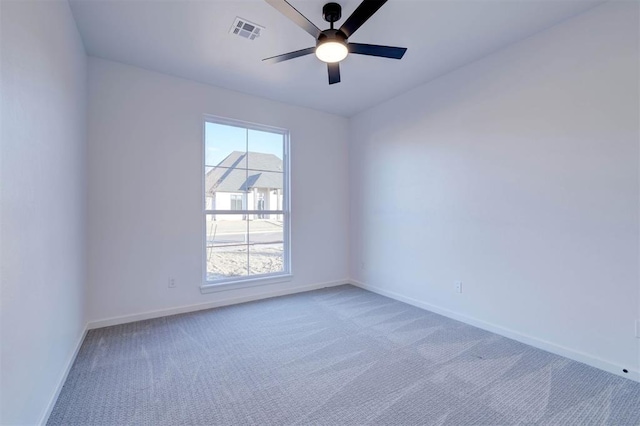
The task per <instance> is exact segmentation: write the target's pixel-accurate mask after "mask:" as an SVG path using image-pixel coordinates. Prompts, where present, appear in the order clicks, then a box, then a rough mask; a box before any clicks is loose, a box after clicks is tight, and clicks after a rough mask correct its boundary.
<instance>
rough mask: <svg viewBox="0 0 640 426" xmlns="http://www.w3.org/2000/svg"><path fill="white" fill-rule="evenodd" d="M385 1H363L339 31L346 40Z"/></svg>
mask: <svg viewBox="0 0 640 426" xmlns="http://www.w3.org/2000/svg"><path fill="white" fill-rule="evenodd" d="M386 2H387V0H364V1H363V2H362V3H360V6H358V7H357V8H356V10H354V11H353V13H352V14H351V16H349V17H348V18H347V20H346V21H344V24H342V26H341V27H340V31H342V32H343V33H345V35H346V36H347V38H349V37H350V36H351V34H353V33H355V32H356V31H357V30H358V28H360V27H361V26H362V24H364V23H365V22H367V20H368V19H369V18H371V16H372V15H373V14H374V13H376V12H377V11H378V9H380V8H381V7H382V5H384V4H385V3H386Z"/></svg>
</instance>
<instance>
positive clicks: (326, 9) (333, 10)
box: [322, 3, 342, 24]
mask: <svg viewBox="0 0 640 426" xmlns="http://www.w3.org/2000/svg"><path fill="white" fill-rule="evenodd" d="M322 17H323V18H324V20H325V21H327V22H331V23H332V24H333V23H334V22H337V21H339V20H340V18H341V17H342V6H340V5H339V4H338V3H327V4H325V5H324V6H323V7H322Z"/></svg>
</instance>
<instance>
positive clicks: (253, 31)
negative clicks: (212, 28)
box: [229, 16, 264, 40]
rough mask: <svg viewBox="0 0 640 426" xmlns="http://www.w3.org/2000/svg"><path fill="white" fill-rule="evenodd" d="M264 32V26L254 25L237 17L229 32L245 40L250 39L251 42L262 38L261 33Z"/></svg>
mask: <svg viewBox="0 0 640 426" xmlns="http://www.w3.org/2000/svg"><path fill="white" fill-rule="evenodd" d="M262 30H264V27H263V26H261V25H258V24H254V23H253V22H250V21H247V20H246V19H244V18H240V17H239V16H236V20H235V21H233V25H232V26H231V29H230V30H229V32H230V33H231V34H235V35H238V36H240V37H243V38H248V39H249V40H255V39H256V38H257V37H260V32H261V31H262Z"/></svg>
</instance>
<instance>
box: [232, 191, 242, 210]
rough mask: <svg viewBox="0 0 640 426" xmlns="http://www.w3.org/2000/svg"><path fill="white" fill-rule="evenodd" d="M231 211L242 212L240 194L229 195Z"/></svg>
mask: <svg viewBox="0 0 640 426" xmlns="http://www.w3.org/2000/svg"><path fill="white" fill-rule="evenodd" d="M231 210H242V195H241V194H231Z"/></svg>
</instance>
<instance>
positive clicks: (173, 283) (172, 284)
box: [169, 278, 176, 288]
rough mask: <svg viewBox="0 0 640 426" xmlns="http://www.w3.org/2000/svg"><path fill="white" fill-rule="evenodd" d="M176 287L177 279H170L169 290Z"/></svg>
mask: <svg viewBox="0 0 640 426" xmlns="http://www.w3.org/2000/svg"><path fill="white" fill-rule="evenodd" d="M175 287H176V279H175V278H169V288H175Z"/></svg>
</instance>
